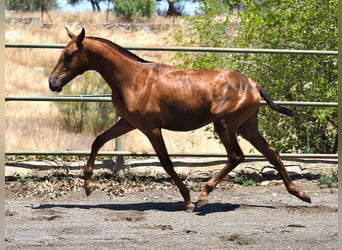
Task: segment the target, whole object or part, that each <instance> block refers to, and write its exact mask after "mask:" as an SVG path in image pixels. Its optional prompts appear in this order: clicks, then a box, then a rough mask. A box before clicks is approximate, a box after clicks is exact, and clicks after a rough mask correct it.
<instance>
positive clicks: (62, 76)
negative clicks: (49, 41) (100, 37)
mask: <svg viewBox="0 0 342 250" xmlns="http://www.w3.org/2000/svg"><path fill="white" fill-rule="evenodd" d="M65 29H66V31H67V34H68V36H69V37H70V39H71V41H70V42H69V43H68V44H67V45H66V47H65V48H64V50H63V51H62V54H61V55H60V57H59V59H58V61H57V64H56V66H55V67H54V69H53V71H52V73H51V75H50V77H49V87H50V90H51V91H56V92H60V91H62V88H63V86H64V85H66V84H67V83H68V82H69V81H71V80H72V79H73V78H75V77H76V76H77V75H80V74H82V73H83V72H84V71H86V70H87V65H88V59H87V55H86V53H85V51H84V48H83V47H84V46H83V40H84V37H85V30H84V28H82V31H81V32H80V34H79V35H77V36H76V35H74V34H73V33H72V32H70V31H69V30H68V29H67V28H65Z"/></svg>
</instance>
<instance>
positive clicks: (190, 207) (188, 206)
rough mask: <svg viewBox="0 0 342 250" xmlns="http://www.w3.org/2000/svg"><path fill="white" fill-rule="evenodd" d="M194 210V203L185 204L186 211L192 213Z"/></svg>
mask: <svg viewBox="0 0 342 250" xmlns="http://www.w3.org/2000/svg"><path fill="white" fill-rule="evenodd" d="M194 210H195V205H194V204H192V203H191V204H188V205H186V206H185V210H184V211H185V212H187V213H192V212H193V211H194Z"/></svg>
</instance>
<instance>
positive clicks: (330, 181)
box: [318, 171, 338, 187]
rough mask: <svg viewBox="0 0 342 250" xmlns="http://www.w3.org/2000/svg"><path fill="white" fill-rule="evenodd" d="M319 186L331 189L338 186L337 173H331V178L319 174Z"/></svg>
mask: <svg viewBox="0 0 342 250" xmlns="http://www.w3.org/2000/svg"><path fill="white" fill-rule="evenodd" d="M318 181H319V184H320V185H327V186H328V187H332V186H334V185H336V184H338V172H337V171H333V172H332V175H331V176H328V175H327V174H325V173H321V174H319V180H318Z"/></svg>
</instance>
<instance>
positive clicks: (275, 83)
mask: <svg viewBox="0 0 342 250" xmlns="http://www.w3.org/2000/svg"><path fill="white" fill-rule="evenodd" d="M223 4H224V3H222V2H220V1H214V0H205V13H206V14H205V15H201V16H195V17H188V18H187V20H188V22H187V25H186V26H185V28H184V27H180V28H179V31H178V32H177V35H176V39H177V41H178V43H179V44H180V45H182V46H191V45H192V46H193V45H198V46H210V47H240V48H268V49H303V50H337V24H336V23H337V0H330V1H326V2H325V3H324V7H323V6H322V2H321V1H318V0H314V1H312V0H311V1H309V0H300V1H297V0H290V1H280V0H265V1H263V2H262V3H259V1H254V0H247V1H244V4H245V10H243V11H240V12H239V13H238V14H235V13H233V12H229V8H228V7H227V8H224V7H222V6H223ZM177 59H182V60H181V61H182V62H183V63H182V64H181V65H180V67H191V68H195V69H233V70H235V71H239V72H243V73H245V74H246V75H248V76H249V77H251V78H252V79H254V80H255V81H256V82H258V83H260V84H261V85H262V86H263V87H264V88H265V89H266V91H267V92H268V93H269V95H270V96H271V97H272V98H273V99H274V100H286V101H322V102H337V57H335V56H325V55H314V56H312V55H276V54H209V53H198V54H189V53H188V54H184V53H178V54H177ZM294 109H295V112H296V113H297V115H296V116H295V117H294V118H289V117H285V116H282V115H279V114H278V113H276V112H274V111H272V110H271V109H270V108H269V107H262V108H261V109H260V116H259V120H260V130H261V131H262V132H263V133H264V135H265V137H266V139H267V141H269V142H270V144H271V145H273V146H275V147H276V148H277V149H278V150H280V151H282V152H308V153H309V152H312V153H335V152H336V151H337V125H338V124H337V110H336V109H334V108H310V107H305V108H300V107H298V108H294ZM275 128H276V129H275Z"/></svg>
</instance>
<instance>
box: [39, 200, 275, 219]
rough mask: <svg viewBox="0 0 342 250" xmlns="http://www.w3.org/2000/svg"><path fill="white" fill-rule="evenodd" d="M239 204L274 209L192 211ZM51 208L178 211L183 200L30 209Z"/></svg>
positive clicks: (211, 205) (202, 213)
mask: <svg viewBox="0 0 342 250" xmlns="http://www.w3.org/2000/svg"><path fill="white" fill-rule="evenodd" d="M241 206H243V207H254V208H268V209H275V207H273V206H263V205H247V204H232V203H220V202H215V203H209V204H206V205H205V206H202V207H200V208H197V207H196V209H195V210H194V213H195V214H196V215H198V216H205V215H207V214H212V213H220V212H232V211H234V210H236V209H238V208H240V207H241ZM53 208H65V209H75V208H78V209H85V210H88V209H108V210H112V211H132V210H133V211H139V212H145V211H153V210H158V211H163V212H178V211H182V210H183V209H184V203H183V202H141V203H128V204H96V205H88V204H55V203H47V204H40V205H39V206H36V207H32V209H53Z"/></svg>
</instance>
